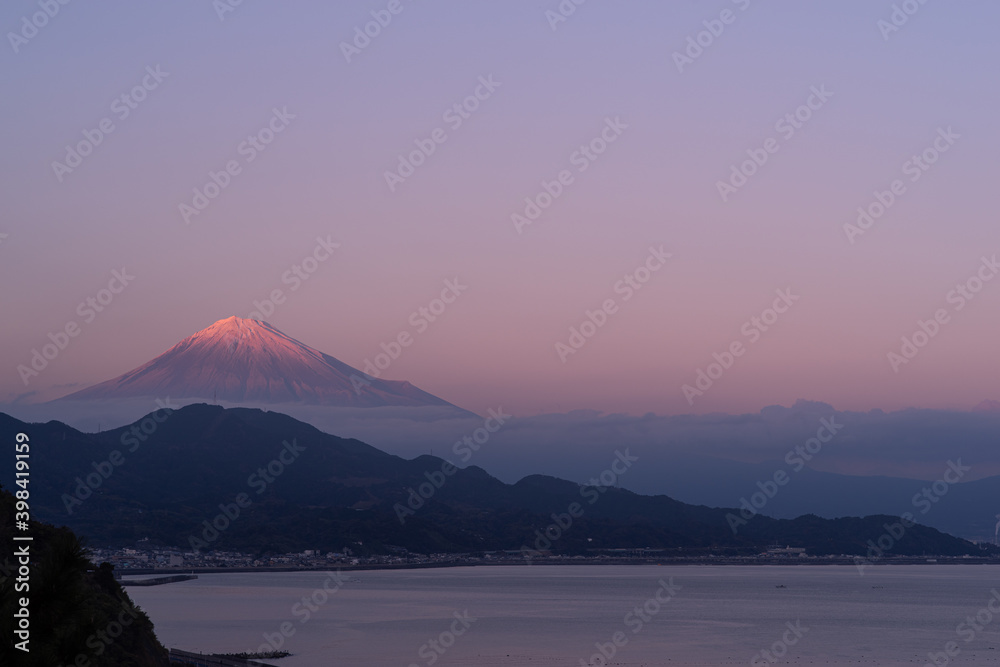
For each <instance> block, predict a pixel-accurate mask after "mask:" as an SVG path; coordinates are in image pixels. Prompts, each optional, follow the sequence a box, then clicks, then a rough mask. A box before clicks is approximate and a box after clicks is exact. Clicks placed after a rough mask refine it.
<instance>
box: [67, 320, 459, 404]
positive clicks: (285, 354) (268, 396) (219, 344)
mask: <svg viewBox="0 0 1000 667" xmlns="http://www.w3.org/2000/svg"><path fill="white" fill-rule="evenodd" d="M137 396H150V397H166V396H171V397H174V398H177V399H182V398H204V399H215V400H220V401H227V402H232V403H307V404H317V405H334V406H356V407H377V406H391V405H396V406H399V405H402V406H422V405H438V406H441V405H450V404H449V403H448V402H447V401H444V400H443V399H440V398H438V397H436V396H434V395H432V394H428V393H427V392H425V391H422V390H420V389H417V388H416V387H414V386H413V385H412V384H410V383H409V382H396V381H390V380H380V379H377V378H373V377H369V376H366V375H365V374H364V373H363V372H361V371H359V370H357V369H356V368H353V367H352V366H349V365H348V364H345V363H344V362H342V361H340V360H338V359H335V358H334V357H331V356H329V355H327V354H324V353H322V352H320V351H319V350H316V349H315V348H312V347H310V346H308V345H306V344H304V343H301V342H299V341H297V340H295V339H294V338H292V337H291V336H288V335H286V334H284V333H282V332H281V331H279V330H278V329H276V328H274V327H273V326H271V325H270V324H268V323H266V322H261V321H258V320H252V319H244V318H240V317H229V318H226V319H224V320H219V321H218V322H216V323H215V324H212V325H211V326H209V327H207V328H205V329H202V330H201V331H199V332H197V333H195V334H193V335H191V336H188V337H187V338H185V339H184V340H182V341H181V342H179V343H177V344H176V345H174V346H173V347H172V348H170V349H169V350H167V351H166V352H164V353H163V354H161V355H160V356H158V357H156V358H155V359H153V360H152V361H150V362H148V363H146V364H143V365H142V366H139V367H138V368H135V369H133V370H131V371H129V372H128V373H125V374H124V375H120V376H119V377H117V378H114V379H112V380H108V381H107V382H102V383H101V384H98V385H95V386H93V387H88V388H87V389H84V390H82V391H78V392H76V393H74V394H71V395H69V396H67V397H66V398H67V399H116V398H133V397H137Z"/></svg>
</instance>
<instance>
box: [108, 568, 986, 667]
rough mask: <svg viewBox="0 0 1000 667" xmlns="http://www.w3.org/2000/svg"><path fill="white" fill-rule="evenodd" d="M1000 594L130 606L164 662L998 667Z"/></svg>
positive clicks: (181, 588)
mask: <svg viewBox="0 0 1000 667" xmlns="http://www.w3.org/2000/svg"><path fill="white" fill-rule="evenodd" d="M993 589H1000V566H975V565H969V566H946V565H941V566H936V565H927V566H923V565H916V566H883V567H870V568H868V569H867V570H866V572H865V574H864V576H860V575H859V574H858V571H857V569H855V568H854V567H838V566H787V567H784V566H782V567H737V566H733V567H702V566H673V567H672V566H663V567H658V566H591V565H581V566H541V565H533V566H526V567H516V566H514V567H474V568H473V567H468V568H450V569H434V570H405V571H367V572H352V573H347V574H345V575H344V577H343V578H342V579H341V580H339V581H338V579H337V577H335V576H331V573H323V572H309V573H273V574H208V575H201V576H200V578H199V579H197V580H195V581H189V582H183V583H176V584H168V585H164V586H155V587H149V588H129V589H128V592H129V594H130V595H131V596H132V597H133V599H134V600H135V601H136V602H137V603H138V604H139V605H140V606H141V607H142V608H143V609H145V610H146V612H147V613H148V614H149V616H150V618H151V619H152V620H153V623H154V624H155V626H156V634H157V635H158V636H159V638H160V639H161V641H162V642H163V644H164V645H165V646H167V647H172V648H181V649H186V650H190V651H199V652H239V651H256V650H259V648H260V647H261V645H262V644H266V643H267V641H268V639H270V640H271V643H272V644H273V645H280V646H281V649H282V650H287V651H289V652H291V653H292V655H291V656H290V657H287V658H282V659H280V660H270V661H267V662H270V663H271V664H275V665H278V666H280V667H325V666H328V665H330V666H337V667H343V666H349V667H354V666H360V665H364V666H366V667H382V666H386V667H388V666H402V667H409V666H410V665H418V666H424V665H427V666H429V665H438V666H441V667H446V666H448V665H567V666H569V665H574V666H577V665H581V664H583V665H588V664H593V665H602V664H608V665H621V666H625V665H627V666H639V665H649V666H652V665H671V666H674V667H681V666H685V665H750V664H759V665H771V664H780V665H862V664H864V665H925V664H928V663H929V662H930V658H929V657H928V654H937V655H936V656H935V658H936V660H937V661H938V663H939V665H944V664H946V663H948V664H951V665H992V664H998V663H1000V613H998V614H993V613H992V612H991V611H989V608H988V605H989V603H990V601H991V599H996V601H995V602H993V608H994V609H997V610H1000V594H998V597H997V598H994V593H993V592H992V591H993ZM637 608H638V609H637ZM977 614H978V619H977V618H976V617H977ZM994 616H995V618H994ZM970 617H971V618H970ZM970 620H971V622H972V624H971V625H970V624H969V621H970ZM283 630H284V632H282V631H283ZM616 639H617V642H616V641H615V640H616ZM949 642H954V645H953V646H950V647H949V646H947V645H948V644H949ZM949 648H950V649H951V651H952V653H953V654H954V655H953V656H950V657H949V656H947V655H946V654H945V653H944V652H945V651H946V649H949ZM956 649H957V651H958V652H957V653H956V652H955V651H956ZM765 651H766V652H767V653H766V654H765V653H763V652H765ZM605 656H608V657H605ZM581 661H582V662H581Z"/></svg>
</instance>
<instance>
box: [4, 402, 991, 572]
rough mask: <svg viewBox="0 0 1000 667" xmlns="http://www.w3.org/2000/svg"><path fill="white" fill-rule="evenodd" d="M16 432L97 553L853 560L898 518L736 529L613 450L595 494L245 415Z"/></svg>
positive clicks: (43, 501) (47, 515) (954, 549)
mask: <svg viewBox="0 0 1000 667" xmlns="http://www.w3.org/2000/svg"><path fill="white" fill-rule="evenodd" d="M18 431H26V432H28V433H29V434H30V435H31V441H32V443H37V444H35V445H34V449H33V451H37V455H36V456H33V468H32V484H33V493H32V498H33V511H34V513H35V516H37V517H39V518H40V519H44V520H48V521H51V522H54V523H65V524H66V525H68V526H70V527H72V528H73V529H74V530H76V531H78V532H80V533H82V534H84V535H86V536H88V537H89V538H90V539H91V540H92V541H94V542H97V543H101V544H116V543H129V542H134V541H135V540H138V539H141V538H146V537H148V538H150V540H151V541H153V542H154V543H160V544H165V545H177V546H182V547H184V548H189V547H190V546H192V545H195V546H199V545H198V543H197V541H195V542H192V538H197V539H198V540H202V541H203V542H205V544H204V545H203V546H204V548H206V549H215V548H220V549H239V550H248V551H257V552H265V551H271V552H280V551H290V550H301V549H305V548H318V549H323V550H327V549H330V550H339V549H341V548H343V547H344V546H345V545H347V544H351V543H356V542H361V543H363V544H364V545H365V549H370V550H373V551H379V550H381V549H384V548H385V546H386V545H397V546H402V547H405V548H408V549H410V550H412V551H421V552H428V551H453V552H455V551H470V550H495V549H519V548H520V547H522V546H524V545H528V546H532V545H535V544H536V540H537V536H538V535H539V534H540V533H544V532H545V531H546V529H547V528H548V527H549V526H551V525H552V524H553V523H555V524H559V525H560V527H559V530H552V531H550V534H555V533H558V534H559V537H558V538H556V539H553V540H552V545H551V549H552V550H553V551H556V552H565V553H579V552H583V551H584V550H586V549H588V548H591V549H594V548H618V547H670V548H685V549H695V550H698V549H701V550H717V549H719V550H730V551H733V552H744V553H753V552H757V551H760V550H761V549H763V548H764V547H766V546H767V545H769V544H772V543H775V542H777V543H781V544H788V545H791V546H799V547H804V548H806V549H808V550H809V552H810V553H814V554H839V553H849V554H863V553H864V552H865V551H866V549H867V542H868V540H875V541H877V540H878V539H879V537H880V536H882V535H883V534H885V533H886V530H887V529H886V525H887V524H889V525H891V524H893V523H895V522H898V520H899V519H898V517H889V516H873V517H867V518H863V519H862V518H845V519H838V520H826V519H820V518H818V517H816V516H812V515H807V516H803V517H799V518H797V519H794V520H776V519H770V518H766V517H761V516H757V517H753V518H751V519H750V520H749V521H747V522H746V523H745V525H744V524H740V525H739V526H738V527H737V531H736V533H735V534H734V531H733V530H731V525H732V518H731V517H733V516H736V514H735V513H736V512H738V510H726V509H712V508H708V507H703V506H694V505H687V504H684V503H681V502H678V501H676V500H673V499H671V498H669V497H667V496H642V495H638V494H635V493H632V492H630V491H626V490H622V489H618V488H614V487H613V486H606V485H604V484H607V482H608V481H609V480H613V479H614V478H615V476H616V475H618V474H620V475H622V476H625V475H627V474H628V470H629V468H630V466H631V465H633V463H634V462H633V461H632V459H633V458H634V457H633V456H632V455H631V454H630V453H629V452H628V451H627V450H619V451H615V449H614V448H613V447H609V448H608V451H607V457H606V458H607V471H608V472H607V473H606V474H604V475H602V479H603V481H602V482H595V484H602V485H601V486H580V485H578V484H576V483H573V482H568V481H565V480H560V479H556V478H552V477H547V476H542V475H533V476H529V477H526V478H524V479H521V480H520V481H519V482H517V483H516V484H505V483H503V482H501V481H499V480H497V479H495V478H493V477H491V476H490V475H489V474H487V473H486V472H485V471H484V470H482V469H480V468H476V467H469V468H465V469H453V468H452V467H451V466H450V464H448V463H447V462H446V461H444V460H442V459H440V458H437V457H433V456H421V457H418V458H415V459H412V460H406V459H403V458H400V457H397V456H393V455H390V454H386V453H384V452H382V451H380V450H378V449H375V448H374V447H371V446H369V445H366V444H364V443H362V442H360V441H357V440H345V439H342V438H338V437H336V436H333V435H329V434H326V433H323V432H320V431H319V430H317V429H316V428H314V427H312V426H309V425H308V424H304V423H302V422H298V421H296V420H294V419H292V418H291V417H288V416H286V415H283V414H280V413H275V412H266V411H261V410H253V409H245V408H236V409H224V408H220V407H216V406H208V405H192V406H188V407H185V408H182V409H180V410H176V411H173V412H170V411H166V410H163V411H160V412H157V413H152V414H150V415H149V416H147V417H146V418H144V419H142V420H139V421H137V422H135V423H133V424H130V425H127V426H123V427H120V428H116V429H113V430H110V431H105V432H102V433H96V434H94V433H90V434H88V433H81V432H79V431H76V430H75V429H73V428H71V427H68V426H66V425H64V424H62V423H59V422H54V421H52V422H48V423H46V424H25V423H23V422H20V421H18V420H16V419H14V418H12V417H10V416H8V415H5V414H0V434H2V435H3V437H7V438H8V440H12V439H13V434H14V433H16V432H18ZM610 471H615V472H614V473H612V472H610ZM11 474H12V473H5V477H7V476H10V475H11ZM4 482H5V483H9V482H10V480H7V479H4ZM421 495H423V496H426V498H422V497H421ZM237 510H238V516H236V514H237ZM225 514H229V517H224V518H223V519H220V520H219V521H218V522H217V525H223V524H227V525H226V526H225V528H224V529H222V530H221V531H219V534H218V535H217V536H214V537H213V536H212V532H211V531H210V530H208V529H207V528H206V527H207V526H209V525H210V524H211V523H212V522H213V520H215V519H216V518H218V517H219V516H220V515H225ZM227 518H228V520H226V519H227ZM567 520H569V525H567ZM206 522H207V523H206ZM206 531H207V532H206ZM536 531H539V532H536ZM209 538H210V539H209ZM893 542H894V545H893V547H892V549H891V553H893V554H898V555H904V554H923V553H932V554H951V555H957V554H964V553H977V548H976V547H975V546H974V545H972V544H971V543H968V542H965V541H964V540H959V539H957V538H954V537H951V536H948V535H945V534H942V533H940V532H938V531H937V530H934V529H931V528H926V527H922V526H914V527H912V528H910V529H909V530H907V531H905V535H903V536H902V537H901V539H894V540H893ZM539 544H542V545H543V546H546V547H547V546H548V545H545V544H544V542H540V543H539Z"/></svg>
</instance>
